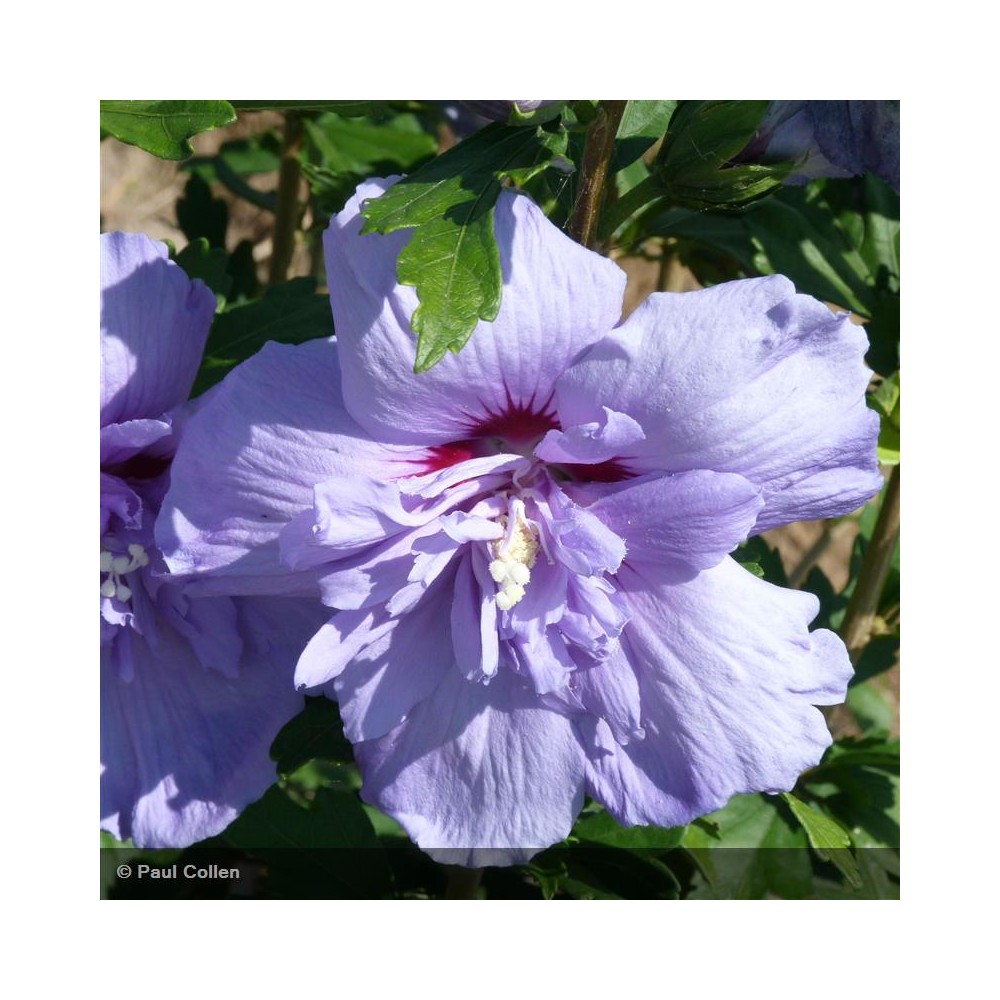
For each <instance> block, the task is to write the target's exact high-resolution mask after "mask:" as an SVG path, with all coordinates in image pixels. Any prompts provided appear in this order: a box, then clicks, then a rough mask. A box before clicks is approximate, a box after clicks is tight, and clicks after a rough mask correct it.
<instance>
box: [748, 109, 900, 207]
mask: <svg viewBox="0 0 1000 1000" xmlns="http://www.w3.org/2000/svg"><path fill="white" fill-rule="evenodd" d="M738 159H739V160H740V161H741V162H750V161H753V160H762V161H763V162H771V161H778V160H797V161H799V163H798V166H797V167H796V170H795V173H794V174H792V175H791V176H790V177H789V178H788V180H787V183H789V184H806V183H808V182H809V181H811V180H813V179H814V178H816V177H853V176H856V175H858V174H863V173H866V172H870V173H873V174H876V175H877V176H878V177H881V178H882V180H884V181H886V182H887V183H888V184H890V185H891V186H892V189H893V190H894V191H895V192H896V193H897V194H898V193H899V101H772V103H771V106H770V108H769V109H768V112H767V115H766V116H765V117H764V120H763V121H762V122H761V125H760V128H759V130H758V132H757V135H756V136H755V137H754V139H753V141H752V142H751V143H750V145H748V146H747V148H746V149H745V150H743V152H742V153H741V154H740V156H739V157H738Z"/></svg>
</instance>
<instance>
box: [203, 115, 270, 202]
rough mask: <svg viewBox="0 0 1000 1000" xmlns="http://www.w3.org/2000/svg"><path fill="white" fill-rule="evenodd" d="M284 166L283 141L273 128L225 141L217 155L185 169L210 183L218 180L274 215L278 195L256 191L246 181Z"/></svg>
mask: <svg viewBox="0 0 1000 1000" xmlns="http://www.w3.org/2000/svg"><path fill="white" fill-rule="evenodd" d="M280 164H281V138H280V136H279V135H278V133H277V132H276V131H275V130H274V129H269V130H267V131H266V132H261V133H259V134H258V135H253V136H250V137H248V138H246V139H233V140H231V141H229V142H225V143H223V144H222V146H221V148H220V149H219V152H218V153H217V154H216V155H215V156H195V157H193V158H192V159H190V160H188V161H187V163H185V164H184V169H185V170H187V171H189V172H190V173H192V174H197V175H198V176H199V177H200V178H201V179H202V180H203V181H206V182H207V183H211V182H213V181H216V182H218V183H220V184H222V185H224V186H225V187H226V188H227V189H228V190H229V191H231V192H232V193H233V194H234V195H236V196H237V197H239V198H243V199H244V200H246V201H248V202H250V204H252V205H256V206H257V207H258V208H262V209H264V210H265V211H268V212H273V211H274V208H275V204H276V200H277V199H276V197H275V192H274V191H273V190H272V191H262V190H260V189H258V188H255V187H253V186H252V185H251V184H250V183H248V181H247V180H245V178H246V177H247V176H251V175H254V174H271V173H274V172H275V171H276V170H277V169H278V167H279V166H280Z"/></svg>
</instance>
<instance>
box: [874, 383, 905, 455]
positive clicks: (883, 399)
mask: <svg viewBox="0 0 1000 1000" xmlns="http://www.w3.org/2000/svg"><path fill="white" fill-rule="evenodd" d="M868 402H869V405H870V406H871V408H872V409H873V410H875V411H876V412H877V413H878V414H879V418H880V426H879V435H878V460H879V462H880V463H881V464H882V465H899V420H900V414H899V372H894V373H893V374H892V375H891V376H890V377H889V378H887V379H883V380H882V382H881V384H880V385H879V387H878V388H877V389H876V390H875V392H873V393H872V394H871V395H870V396H869V397H868Z"/></svg>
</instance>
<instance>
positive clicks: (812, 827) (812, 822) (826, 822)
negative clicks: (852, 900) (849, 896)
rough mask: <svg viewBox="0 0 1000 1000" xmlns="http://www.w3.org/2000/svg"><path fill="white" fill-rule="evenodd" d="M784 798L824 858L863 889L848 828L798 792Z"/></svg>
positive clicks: (814, 846) (812, 845)
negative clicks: (812, 804)
mask: <svg viewBox="0 0 1000 1000" xmlns="http://www.w3.org/2000/svg"><path fill="white" fill-rule="evenodd" d="M781 797H782V798H783V799H784V800H785V802H787V803H788V806H789V808H790V809H791V810H792V812H793V813H794V814H795V818H796V819H797V820H798V821H799V822H800V823H801V824H802V828H803V829H804V830H805V831H806V836H807V837H808V838H809V844H810V846H811V847H812V848H813V850H814V851H816V853H817V854H818V855H819V856H820V857H821V858H822V859H823V860H824V861H832V862H833V863H834V864H835V865H836V866H837V867H838V868H839V869H840V871H841V872H842V873H843V875H844V877H845V878H846V879H847V881H848V882H849V883H850V884H851V885H852V886H854V888H856V889H857V888H860V886H861V873H860V872H859V871H858V865H857V862H856V861H855V860H854V855H853V854H852V853H851V849H850V848H851V838H850V836H849V835H848V833H847V831H846V830H845V829H844V828H843V827H842V826H841V825H840V824H839V823H837V822H836V821H835V820H832V819H830V817H829V816H826V815H824V814H823V813H821V812H820V811H819V810H818V809H816V808H815V807H814V806H810V805H808V804H807V803H805V802H803V801H802V800H801V799H797V798H796V797H795V796H794V795H789V794H788V793H785V794H784V795H782V796H781Z"/></svg>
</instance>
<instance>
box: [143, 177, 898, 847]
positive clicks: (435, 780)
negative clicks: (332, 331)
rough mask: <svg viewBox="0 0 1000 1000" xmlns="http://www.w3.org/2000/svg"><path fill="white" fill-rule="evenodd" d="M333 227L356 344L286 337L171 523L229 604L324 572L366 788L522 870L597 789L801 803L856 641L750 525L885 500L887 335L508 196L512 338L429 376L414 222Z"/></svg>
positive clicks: (255, 373) (770, 281) (163, 525)
mask: <svg viewBox="0 0 1000 1000" xmlns="http://www.w3.org/2000/svg"><path fill="white" fill-rule="evenodd" d="M390 183H392V182H391V181H371V182H368V183H366V184H364V185H362V186H361V188H359V190H358V193H357V195H356V196H355V197H354V199H352V200H351V201H350V202H349V203H348V205H347V206H346V207H345V209H344V210H343V211H342V212H341V213H340V214H339V215H338V216H337V217H336V218H335V219H334V220H333V222H332V223H331V226H330V229H329V231H328V233H327V235H326V247H325V248H326V264H327V270H328V276H329V284H330V292H331V301H332V304H333V314H334V320H335V326H336V331H337V338H336V340H330V341H321V342H313V343H309V344H304V345H302V346H299V347H290V346H282V345H277V344H269V345H267V347H265V349H264V350H263V351H262V352H261V353H260V354H258V355H257V356H256V357H254V358H252V359H250V360H249V361H247V362H246V363H244V364H243V365H242V366H240V367H239V368H238V369H237V370H235V371H234V372H233V373H232V374H231V375H230V376H229V377H228V378H227V379H226V381H225V382H224V383H223V384H222V386H221V388H220V389H219V391H218V392H217V393H216V394H215V395H214V396H213V398H212V399H211V400H210V401H208V402H207V403H206V405H205V406H204V408H203V409H202V410H201V411H200V412H199V413H198V414H197V415H196V416H195V417H194V418H193V419H192V420H191V422H190V425H189V427H188V429H187V433H186V435H185V439H184V441H183V443H182V446H181V448H180V451H179V453H178V455H177V458H176V460H175V464H174V476H173V482H172V486H171V490H170V493H169V494H168V496H167V498H166V501H165V506H164V516H163V517H162V518H161V520H160V522H159V524H158V538H159V541H160V544H161V546H162V547H163V549H164V551H165V553H166V555H167V561H168V564H169V565H170V566H171V568H172V569H174V570H175V571H177V572H182V573H194V574H198V575H199V576H200V577H201V578H202V580H203V582H202V586H203V587H204V588H205V589H206V591H214V592H218V593H225V592H228V593H262V592H282V593H289V592H293V591H296V590H301V589H305V590H308V588H309V587H310V586H313V585H318V586H319V588H320V592H321V594H322V599H323V601H324V603H326V604H327V605H328V606H330V607H331V608H335V609H337V612H336V614H334V615H333V616H332V617H331V618H330V620H329V622H328V623H327V624H325V625H324V626H323V627H322V628H321V629H320V630H319V631H318V632H317V633H316V635H315V636H314V638H313V639H312V640H311V642H310V643H309V645H308V647H307V648H306V650H305V652H304V653H303V655H302V657H301V658H300V660H299V663H298V666H297V670H296V680H297V682H298V683H299V684H300V685H301V686H303V687H304V688H309V689H322V690H324V691H326V692H327V693H328V694H330V695H331V696H332V697H335V698H336V699H337V700H338V701H339V703H340V710H341V714H342V716H343V719H344V726H345V732H346V734H347V735H348V736H349V738H350V739H351V740H352V742H353V743H354V750H355V754H356V757H357V761H358V764H359V766H360V770H361V774H362V777H363V782H364V784H363V788H362V796H363V797H364V798H366V799H367V800H368V801H369V802H371V803H373V804H375V805H377V806H378V807H379V808H380V809H383V810H384V811H386V812H387V813H389V814H390V815H392V816H394V817H395V818H396V819H397V820H398V821H399V822H400V823H401V824H402V825H403V826H404V827H405V829H406V830H407V832H408V833H409V835H410V836H411V837H412V838H413V839H414V840H415V841H416V843H417V844H419V845H420V846H421V847H422V848H424V849H426V850H428V851H429V852H430V853H431V854H432V855H434V856H435V857H438V858H440V859H441V860H446V861H450V862H454V863H459V864H465V865H483V864H490V863H511V862H516V861H520V860H523V859H524V858H527V857H529V856H530V855H531V854H532V853H534V852H535V851H537V850H539V849H540V848H543V847H546V846H548V845H550V844H552V843H555V842H558V841H560V840H562V839H563V838H564V837H565V836H566V835H567V834H568V833H569V831H570V829H571V827H572V824H573V821H574V819H575V817H576V815H577V814H578V812H579V810H580V808H581V806H582V804H583V801H584V796H585V795H590V796H592V797H593V798H594V799H596V800H598V801H599V802H601V803H602V804H603V805H604V806H605V808H606V809H607V810H608V811H609V812H610V813H611V814H612V815H613V816H614V817H615V818H616V819H617V820H618V821H619V822H621V823H623V824H626V825H632V824H660V825H664V826H673V825H677V824H683V823H686V822H688V821H690V820H691V819H693V818H695V817H697V816H700V815H702V814H704V813H707V812H710V811H712V810H714V809H716V808H718V807H720V806H722V805H723V804H725V802H726V801H727V800H728V798H729V797H730V796H732V795H733V794H736V793H739V792H754V791H768V792H777V791H781V790H788V789H790V788H791V787H792V786H793V785H794V783H795V780H796V778H797V777H798V775H799V774H800V773H801V772H802V771H803V770H804V769H805V768H807V767H809V766H811V765H813V764H815V763H816V762H817V761H818V760H819V758H820V756H821V755H822V753H823V751H824V749H825V748H826V747H827V746H828V745H829V743H830V736H829V733H828V731H827V729H826V726H825V723H824V719H823V716H822V714H821V713H820V711H819V710H818V709H817V708H815V707H814V706H816V705H826V704H834V703H837V702H839V701H840V700H842V698H843V695H844V691H845V688H846V684H847V681H848V678H849V677H850V674H851V668H850V664H849V662H848V657H847V654H846V651H845V649H844V646H843V644H842V643H841V641H840V640H839V639H838V638H837V637H836V636H835V635H834V634H833V633H831V632H829V631H825V630H817V631H814V632H810V631H809V629H808V624H809V622H810V621H811V619H812V618H814V617H815V615H816V613H817V611H818V602H817V600H816V598H815V597H813V596H812V595H810V594H806V593H802V592H798V591H791V590H783V589H781V588H778V587H775V586H772V585H771V584H768V583H765V582H764V581H762V580H760V579H757V578H756V577H755V576H754V575H753V574H751V573H750V572H748V571H746V570H744V569H743V568H742V567H740V566H739V565H738V564H737V563H736V562H735V561H733V559H732V558H730V555H729V554H730V553H731V552H732V551H733V549H734V548H735V547H736V546H737V545H738V544H739V543H740V542H742V541H743V540H744V539H745V538H747V536H748V535H751V534H755V533H757V532H760V531H764V530H766V529H768V528H772V527H776V526H778V525H781V524H786V523H788V522H790V521H795V520H800V519H803V518H817V517H831V516H834V515H837V514H844V513H847V512H848V511H851V510H853V509H854V508H856V507H857V506H859V505H860V504H861V503H863V502H864V501H865V500H866V499H868V498H869V497H870V496H871V495H872V494H874V493H875V492H876V491H877V490H878V488H879V486H880V483H881V479H880V477H879V474H878V470H877V467H876V461H875V441H876V436H877V420H876V418H875V416H874V414H873V413H871V412H870V411H869V410H868V409H867V407H866V406H865V400H864V393H865V387H866V385H867V381H868V375H869V373H868V371H867V369H866V368H865V366H864V363H863V355H864V352H865V348H866V340H865V335H864V332H863V331H862V330H861V329H859V328H858V327H856V326H853V325H852V324H851V323H850V321H849V320H848V318H847V317H846V316H839V317H838V316H835V315H833V314H832V313H831V312H830V311H829V310H828V309H827V308H826V307H825V306H823V305H822V304H821V303H819V302H817V301H815V300H813V299H811V298H808V297H806V296H801V295H797V294H796V293H795V291H794V289H793V287H792V286H791V284H790V283H789V282H788V281H787V280H786V279H784V278H781V277H772V278H764V279H760V280H749V281H741V282H735V283H731V284H726V285H720V286H718V287H715V288H712V289H708V290H706V291H700V292H693V293H686V294H681V295H674V294H658V295H654V296H652V297H651V298H650V299H649V300H648V301H647V302H646V303H645V304H644V305H643V306H642V307H641V308H640V309H639V310H638V311H637V312H636V313H635V314H633V315H632V316H631V317H630V318H629V319H628V320H627V321H626V322H624V323H621V324H620V325H619V320H620V315H621V310H622V295H623V291H624V286H625V276H624V274H623V273H622V271H621V270H620V269H619V268H618V267H617V265H615V264H614V263H613V262H611V261H609V260H607V259H605V258H603V257H600V256H599V255H597V254H594V253H592V252H590V251H588V250H586V249H584V248H583V247H581V246H579V245H577V244H576V243H574V242H572V241H571V240H570V239H569V238H568V237H566V236H565V235H564V234H563V233H562V232H561V231H559V230H558V229H557V228H556V227H555V226H554V225H552V224H551V223H550V222H549V221H548V220H547V219H546V218H545V217H544V215H543V214H542V212H541V211H540V210H539V209H538V207H537V206H536V205H535V204H534V203H533V202H532V201H531V200H530V199H529V198H528V197H526V196H523V195H518V194H514V193H512V192H508V191H505V192H504V193H503V194H502V195H501V197H500V200H499V201H498V203H497V206H496V215H495V225H496V236H497V242H498V245H499V248H500V256H501V263H502V270H503V280H504V287H503V301H502V305H501V309H500V312H499V315H498V317H497V319H496V320H495V321H494V322H492V323H481V324H480V325H479V327H478V328H477V329H476V331H475V333H474V334H473V336H472V338H471V340H470V341H469V343H468V345H467V346H466V347H465V348H464V349H463V350H462V351H461V353H459V354H458V355H448V356H446V357H445V359H444V360H443V361H442V362H441V363H440V364H439V365H437V366H436V367H435V368H433V369H432V370H430V371H429V372H426V373H423V374H420V375H415V374H413V364H414V357H415V338H414V335H413V333H412V330H411V325H410V323H411V318H412V316H413V312H414V310H415V308H416V307H417V305H418V302H417V299H416V296H415V293H414V291H413V290H412V289H411V288H408V287H404V286H401V285H399V284H398V283H397V280H396V260H397V257H398V255H399V253H400V251H401V250H402V248H403V247H404V246H405V245H406V243H407V240H408V238H409V236H408V234H407V233H405V232H403V233H396V234H391V235H386V236H384V235H378V234H371V235H361V227H362V221H363V220H362V219H361V217H360V211H361V206H362V204H363V202H364V201H365V199H367V198H374V197H378V196H379V195H380V194H381V193H382V192H383V191H384V190H385V189H386V187H387V186H388V185H389V184H390Z"/></svg>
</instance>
